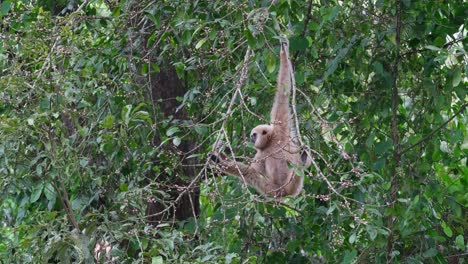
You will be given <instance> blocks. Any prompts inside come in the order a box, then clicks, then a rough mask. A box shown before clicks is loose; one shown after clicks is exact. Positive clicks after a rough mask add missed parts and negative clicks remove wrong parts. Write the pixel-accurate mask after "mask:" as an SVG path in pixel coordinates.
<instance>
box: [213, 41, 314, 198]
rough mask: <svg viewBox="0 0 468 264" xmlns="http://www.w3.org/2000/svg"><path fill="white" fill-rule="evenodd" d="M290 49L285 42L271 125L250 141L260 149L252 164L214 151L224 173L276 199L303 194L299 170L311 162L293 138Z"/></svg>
mask: <svg viewBox="0 0 468 264" xmlns="http://www.w3.org/2000/svg"><path fill="white" fill-rule="evenodd" d="M288 49H289V47H288V45H287V43H282V45H281V51H280V69H279V73H278V80H277V90H276V95H275V100H274V103H273V108H272V109H271V124H265V125H259V126H257V127H255V128H254V129H252V132H250V140H251V142H252V143H253V144H254V145H255V148H256V150H257V154H256V155H255V157H254V160H253V161H252V163H250V164H249V165H246V164H243V163H241V162H237V161H234V160H232V159H230V158H229V157H228V156H227V155H226V154H224V153H212V154H211V161H212V162H214V163H215V164H216V165H217V168H218V169H219V170H221V172H223V173H225V174H230V175H234V176H237V177H239V178H241V179H242V180H245V182H246V183H248V184H249V185H251V186H253V187H255V188H256V189H257V190H258V191H260V192H261V193H264V194H267V195H270V196H273V197H275V198H280V197H284V196H287V195H292V196H295V195H297V194H299V193H300V191H301V190H302V185H303V178H302V177H299V176H298V175H297V174H296V170H297V169H298V168H299V169H300V168H305V167H309V166H310V164H311V160H310V158H309V157H308V155H307V153H305V152H302V153H301V149H300V147H299V146H297V144H295V143H294V142H295V140H293V138H291V136H294V135H291V133H292V131H294V130H293V129H290V122H291V114H290V110H289V96H290V94H291V76H290V72H289V67H288V63H289V51H288Z"/></svg>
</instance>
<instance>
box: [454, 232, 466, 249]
mask: <svg viewBox="0 0 468 264" xmlns="http://www.w3.org/2000/svg"><path fill="white" fill-rule="evenodd" d="M455 245H456V246H457V248H458V249H459V250H464V249H465V241H464V238H463V236H462V235H458V236H457V237H456V238H455Z"/></svg>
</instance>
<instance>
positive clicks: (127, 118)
mask: <svg viewBox="0 0 468 264" xmlns="http://www.w3.org/2000/svg"><path fill="white" fill-rule="evenodd" d="M131 111H132V105H126V106H124V107H123V108H122V113H121V118H122V120H123V121H124V123H125V124H126V125H128V124H129V123H130V113H131Z"/></svg>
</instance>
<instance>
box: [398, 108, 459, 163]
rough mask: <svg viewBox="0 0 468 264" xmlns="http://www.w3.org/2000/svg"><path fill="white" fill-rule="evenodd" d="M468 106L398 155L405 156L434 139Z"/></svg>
mask: <svg viewBox="0 0 468 264" xmlns="http://www.w3.org/2000/svg"><path fill="white" fill-rule="evenodd" d="M467 106H468V103H464V104H463V105H462V106H461V107H460V110H458V111H457V112H456V113H455V114H453V116H451V117H450V118H449V119H448V120H447V121H445V122H444V123H442V124H441V125H440V126H438V127H437V128H436V129H434V130H432V131H431V132H430V133H429V134H427V135H426V136H424V137H423V138H421V139H420V140H419V141H418V142H416V143H414V144H413V145H411V146H409V147H407V148H405V149H403V150H402V151H400V152H399V153H398V154H399V155H403V154H405V153H406V152H408V151H409V150H411V149H412V148H414V147H416V146H418V145H419V144H421V143H423V142H424V141H426V140H428V139H429V138H430V137H432V136H433V135H434V134H435V133H437V132H438V131H439V130H441V129H442V128H444V127H445V126H446V125H447V124H448V123H450V121H452V120H453V119H454V118H455V117H457V116H458V115H459V114H460V113H462V112H463V111H464V110H465V108H466V107H467Z"/></svg>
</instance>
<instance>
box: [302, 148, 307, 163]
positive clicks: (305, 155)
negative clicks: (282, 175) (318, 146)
mask: <svg viewBox="0 0 468 264" xmlns="http://www.w3.org/2000/svg"><path fill="white" fill-rule="evenodd" d="M308 157H309V155H307V152H306V151H305V150H304V151H302V154H301V161H302V162H303V163H304V164H305V163H306V162H307V158H308Z"/></svg>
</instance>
